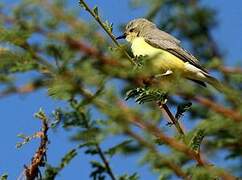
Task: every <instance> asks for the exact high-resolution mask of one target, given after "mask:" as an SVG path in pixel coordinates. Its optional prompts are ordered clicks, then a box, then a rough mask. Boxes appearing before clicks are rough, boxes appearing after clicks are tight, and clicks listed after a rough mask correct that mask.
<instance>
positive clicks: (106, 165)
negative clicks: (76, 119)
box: [70, 97, 116, 180]
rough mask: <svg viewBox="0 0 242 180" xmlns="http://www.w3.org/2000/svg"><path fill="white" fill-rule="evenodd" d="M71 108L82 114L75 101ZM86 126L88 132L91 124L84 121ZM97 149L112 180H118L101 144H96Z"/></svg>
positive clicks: (71, 103) (71, 102) (72, 102)
mask: <svg viewBox="0 0 242 180" xmlns="http://www.w3.org/2000/svg"><path fill="white" fill-rule="evenodd" d="M88 98H89V97H88ZM70 106H71V107H72V108H73V109H74V110H75V111H76V112H77V113H80V109H79V106H76V104H75V101H70ZM84 123H85V124H84V126H85V128H86V129H87V130H90V125H89V122H88V121H87V120H86V119H84ZM95 147H96V150H97V153H98V155H99V157H100V158H101V160H102V162H103V163H104V166H105V168H106V171H107V174H108V175H109V176H110V178H111V179H112V180H116V178H115V176H114V173H113V171H112V169H111V166H110V165H109V162H108V160H107V158H106V156H105V154H104V152H103V150H102V148H101V147H100V145H99V143H95Z"/></svg>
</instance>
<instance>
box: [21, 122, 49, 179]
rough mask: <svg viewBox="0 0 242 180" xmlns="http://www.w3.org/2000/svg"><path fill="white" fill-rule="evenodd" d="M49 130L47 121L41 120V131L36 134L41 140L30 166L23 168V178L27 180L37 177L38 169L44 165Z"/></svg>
mask: <svg viewBox="0 0 242 180" xmlns="http://www.w3.org/2000/svg"><path fill="white" fill-rule="evenodd" d="M48 129H49V126H48V123H47V120H44V119H42V129H41V131H40V132H38V133H37V136H38V137H40V138H41V141H40V146H39V148H38V149H37V151H36V152H35V155H34V156H33V158H32V160H31V164H30V165H29V166H26V167H25V171H24V173H25V176H26V179H27V180H34V179H36V178H37V177H38V175H39V172H40V171H39V167H41V166H43V165H44V160H45V157H46V151H47V145H48V136H47V131H48Z"/></svg>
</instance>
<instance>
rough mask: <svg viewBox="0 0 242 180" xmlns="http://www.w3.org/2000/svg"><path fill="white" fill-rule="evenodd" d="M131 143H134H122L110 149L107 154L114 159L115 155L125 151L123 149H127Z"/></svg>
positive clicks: (126, 141) (127, 141)
mask: <svg viewBox="0 0 242 180" xmlns="http://www.w3.org/2000/svg"><path fill="white" fill-rule="evenodd" d="M131 142H132V140H125V141H123V142H121V143H119V144H117V145H115V146H113V147H111V148H109V149H108V150H107V151H106V152H105V154H108V155H110V156H111V157H112V156H113V155H114V154H116V153H118V152H121V151H122V150H123V148H125V147H126V146H127V145H128V144H130V143H131Z"/></svg>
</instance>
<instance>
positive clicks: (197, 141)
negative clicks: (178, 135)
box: [190, 129, 205, 153]
mask: <svg viewBox="0 0 242 180" xmlns="http://www.w3.org/2000/svg"><path fill="white" fill-rule="evenodd" d="M204 136H205V133H204V130H203V129H199V130H197V132H196V133H195V134H194V136H193V137H192V139H191V141H190V147H191V149H193V150H194V151H195V152H197V153H199V151H200V146H201V143H202V140H203V138H204Z"/></svg>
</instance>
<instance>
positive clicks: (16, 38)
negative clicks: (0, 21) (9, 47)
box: [0, 26, 30, 46]
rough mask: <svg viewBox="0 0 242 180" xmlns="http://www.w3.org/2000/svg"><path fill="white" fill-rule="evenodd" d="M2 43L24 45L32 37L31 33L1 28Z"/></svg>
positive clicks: (0, 39) (0, 38)
mask: <svg viewBox="0 0 242 180" xmlns="http://www.w3.org/2000/svg"><path fill="white" fill-rule="evenodd" d="M0 34H1V36H0V42H1V41H2V42H10V43H12V44H14V45H18V46H20V45H24V44H25V43H26V42H27V39H28V38H29V36H30V33H29V32H26V31H23V30H21V29H17V28H16V29H14V28H12V29H10V28H9V29H6V28H4V27H1V26H0Z"/></svg>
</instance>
